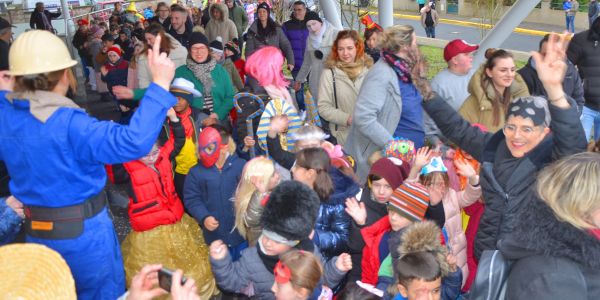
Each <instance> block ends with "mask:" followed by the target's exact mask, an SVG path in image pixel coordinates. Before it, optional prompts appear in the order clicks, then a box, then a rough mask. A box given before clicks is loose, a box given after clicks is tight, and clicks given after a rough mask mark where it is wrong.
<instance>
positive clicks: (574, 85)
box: [518, 58, 585, 114]
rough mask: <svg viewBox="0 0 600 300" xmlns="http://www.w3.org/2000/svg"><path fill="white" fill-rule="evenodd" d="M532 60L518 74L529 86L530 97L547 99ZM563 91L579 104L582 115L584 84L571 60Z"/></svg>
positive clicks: (568, 62) (568, 64)
mask: <svg viewBox="0 0 600 300" xmlns="http://www.w3.org/2000/svg"><path fill="white" fill-rule="evenodd" d="M532 59H533V58H529V60H528V61H527V64H526V65H525V66H524V67H523V68H521V69H520V70H519V71H518V72H519V74H521V77H523V80H524V81H525V84H527V88H528V89H529V94H530V95H532V96H544V97H547V96H548V95H546V90H544V85H543V84H542V82H541V81H540V78H539V77H538V75H537V71H536V70H535V68H534V67H533V65H532ZM563 89H564V90H565V94H567V95H569V96H571V98H573V100H575V102H577V107H578V109H579V114H581V111H582V109H583V104H584V103H585V99H584V98H583V82H582V81H581V76H579V73H578V72H577V68H575V65H573V63H572V62H571V61H569V60H567V73H566V74H565V78H564V80H563Z"/></svg>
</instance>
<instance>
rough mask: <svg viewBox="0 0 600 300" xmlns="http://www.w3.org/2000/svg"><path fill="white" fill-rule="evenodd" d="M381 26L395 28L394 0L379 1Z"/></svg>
mask: <svg viewBox="0 0 600 300" xmlns="http://www.w3.org/2000/svg"><path fill="white" fill-rule="evenodd" d="M378 8H379V22H378V23H379V25H381V27H383V28H388V27H391V26H394V0H379V7H378Z"/></svg>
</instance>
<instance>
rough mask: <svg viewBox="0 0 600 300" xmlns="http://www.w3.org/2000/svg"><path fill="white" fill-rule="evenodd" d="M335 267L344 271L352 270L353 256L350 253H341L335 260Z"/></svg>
mask: <svg viewBox="0 0 600 300" xmlns="http://www.w3.org/2000/svg"><path fill="white" fill-rule="evenodd" d="M335 267H336V268H337V269H338V270H340V271H342V272H348V271H350V270H351V269H352V258H351V257H350V254H348V253H342V254H340V256H338V259H337V260H336V261H335Z"/></svg>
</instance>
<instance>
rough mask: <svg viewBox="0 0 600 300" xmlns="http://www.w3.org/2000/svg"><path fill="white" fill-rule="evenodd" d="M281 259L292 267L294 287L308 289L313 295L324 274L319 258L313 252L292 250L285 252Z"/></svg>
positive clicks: (309, 293)
mask: <svg viewBox="0 0 600 300" xmlns="http://www.w3.org/2000/svg"><path fill="white" fill-rule="evenodd" d="M280 261H281V263H282V264H284V265H286V266H287V267H288V268H289V269H290V273H291V275H292V276H291V277H292V278H291V279H290V282H291V283H292V286H293V287H294V289H295V290H299V289H302V288H303V289H306V290H307V291H308V293H307V294H308V295H311V294H312V292H313V291H314V289H315V288H316V287H317V285H318V284H319V282H320V281H321V277H322V276H323V267H322V266H321V262H320V261H319V259H317V257H316V256H315V255H314V254H313V253H311V252H307V251H302V250H292V251H289V252H287V253H285V254H283V255H282V256H281V259H280Z"/></svg>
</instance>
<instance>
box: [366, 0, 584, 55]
mask: <svg viewBox="0 0 600 300" xmlns="http://www.w3.org/2000/svg"><path fill="white" fill-rule="evenodd" d="M370 11H371V17H372V18H373V20H374V21H376V22H377V20H378V15H377V12H376V9H374V8H373V9H370ZM420 20H421V17H420V15H419V14H418V13H417V12H409V11H396V12H395V13H394V24H407V25H412V26H413V27H414V28H415V32H416V34H417V36H422V37H425V36H427V35H426V34H425V29H424V28H423V27H422V26H421V21H420ZM491 28H492V26H491V25H490V24H483V23H481V20H480V19H479V18H475V17H462V16H457V15H452V14H444V15H441V16H440V23H439V24H438V26H437V27H436V28H435V31H436V38H438V39H443V40H453V39H463V40H465V41H467V42H469V43H473V44H479V43H480V42H481V40H482V39H483V37H484V36H485V35H486V34H487V32H488V31H489V30H490V29H491ZM564 29H565V28H564V26H563V25H562V24H561V25H550V24H540V23H529V22H522V23H521V24H520V25H519V26H518V27H517V28H515V29H514V30H513V33H512V34H511V35H510V37H509V38H508V39H507V40H506V41H505V42H504V43H503V44H502V45H501V48H504V49H509V50H517V51H523V52H529V51H533V50H537V49H538V44H539V40H540V39H541V38H542V36H544V35H545V34H547V33H550V32H563V31H564ZM579 30H581V29H579ZM579 30H578V31H579Z"/></svg>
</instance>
